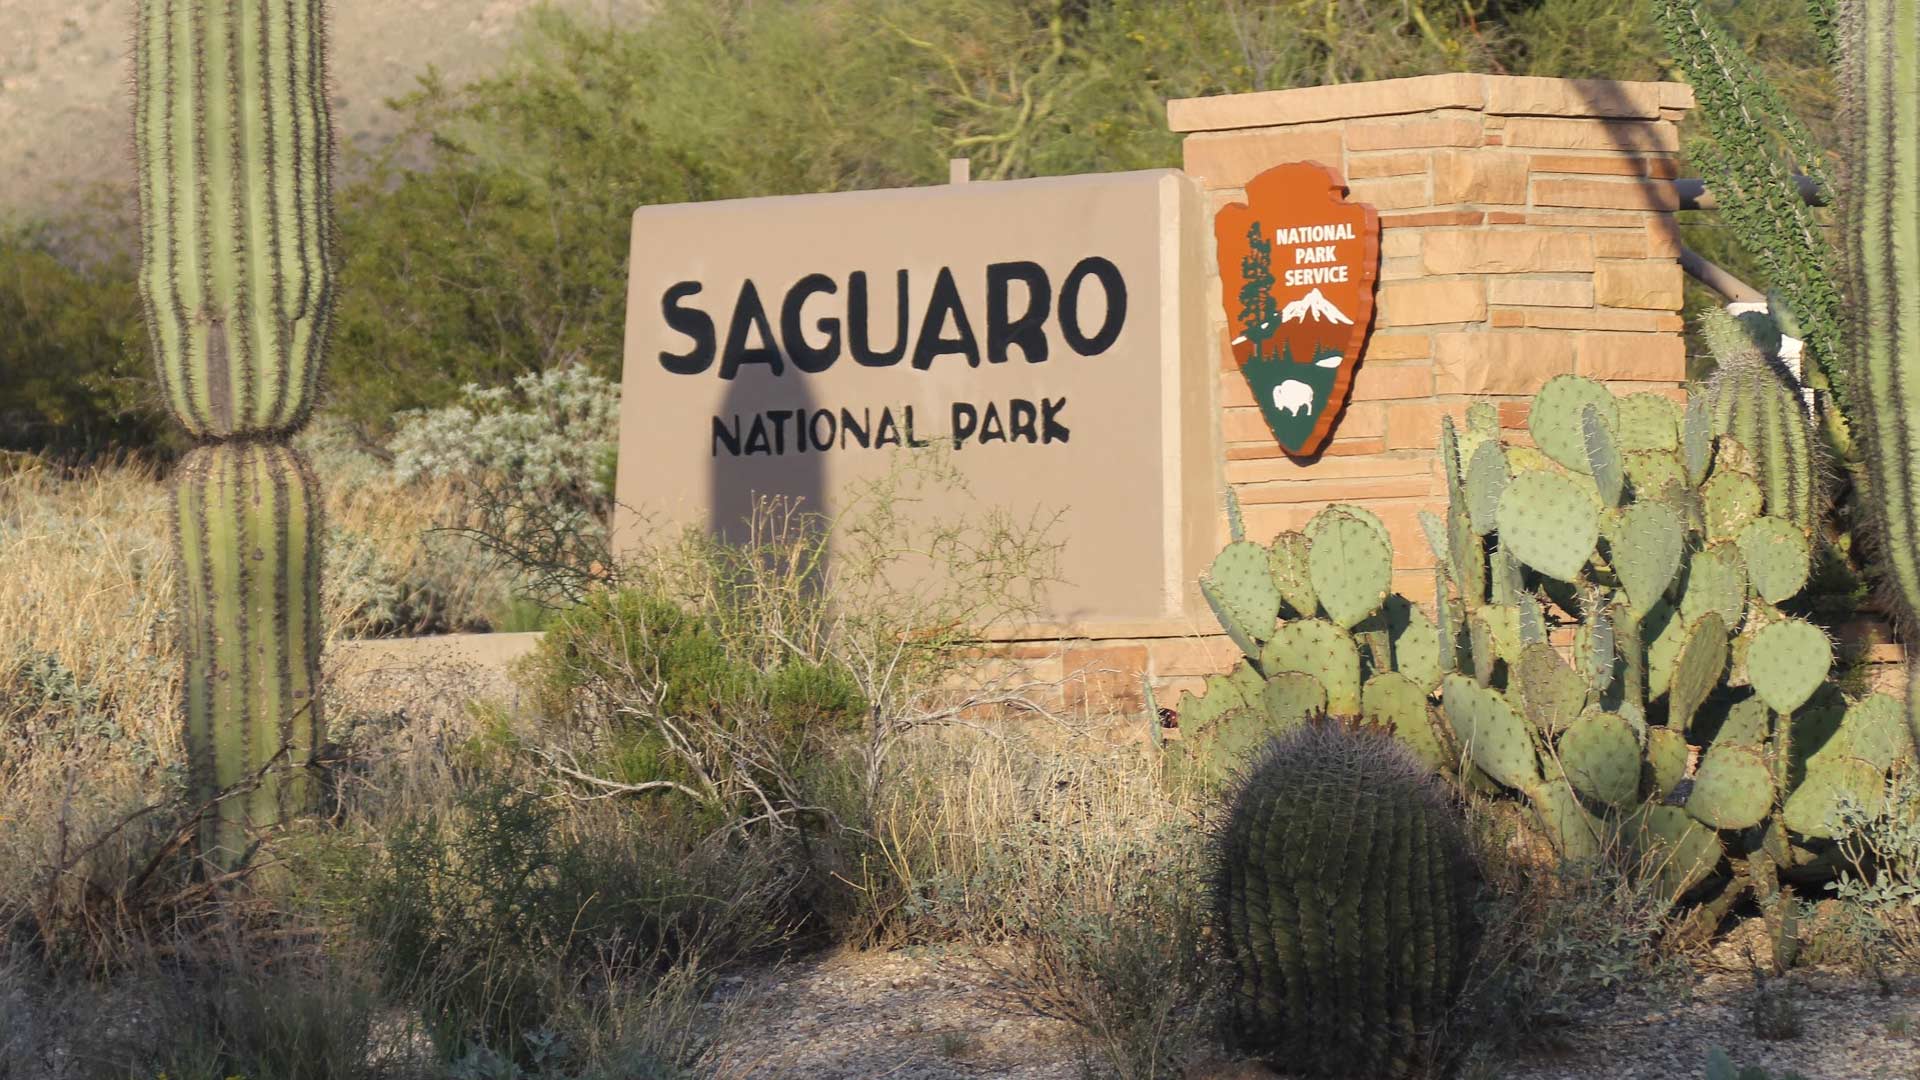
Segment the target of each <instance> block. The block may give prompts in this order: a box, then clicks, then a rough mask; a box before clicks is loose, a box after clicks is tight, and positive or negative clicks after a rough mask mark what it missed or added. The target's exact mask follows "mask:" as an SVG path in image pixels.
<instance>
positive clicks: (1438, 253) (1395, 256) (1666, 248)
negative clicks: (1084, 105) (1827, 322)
mask: <svg viewBox="0 0 1920 1080" xmlns="http://www.w3.org/2000/svg"><path fill="white" fill-rule="evenodd" d="M1692 105H1693V93H1692V91H1691V90H1690V89H1689V88H1688V87H1685V86H1681V85H1676V84H1670V83H1622V82H1608V81H1573V80H1562V79H1535V78H1515V77H1505V76H1488V75H1466V74H1460V75H1434V76H1424V77H1420V78H1412V79H1396V80H1392V81H1388V82H1378V83H1367V84H1359V85H1347V86H1321V87H1308V88H1305V89H1299V90H1282V91H1275V92H1269V93H1261V94H1242V95H1234V96H1230V97H1218V98H1201V99H1195V100H1188V101H1175V102H1172V103H1170V104H1169V106H1168V117H1169V119H1170V121H1171V123H1172V125H1173V127H1174V129H1175V130H1177V131H1182V132H1186V133H1187V136H1186V145H1185V158H1186V161H1185V167H1186V171H1187V172H1188V173H1189V174H1191V175H1192V176H1194V177H1195V178H1197V179H1198V180H1199V181H1200V183H1201V184H1202V186H1203V187H1204V188H1205V189H1206V191H1207V194H1208V199H1209V202H1210V204H1211V205H1212V207H1214V208H1215V209H1217V208H1219V207H1221V206H1224V205H1226V204H1227V203H1230V202H1236V201H1242V200H1244V199H1245V198H1246V194H1245V190H1244V185H1245V184H1246V182H1247V181H1248V180H1250V179H1251V178H1252V177H1254V176H1255V175H1257V174H1259V173H1260V172H1262V171H1264V170H1266V169H1268V168H1270V167H1272V166H1274V165H1277V164H1281V163H1283V162H1288V161H1313V162H1317V163H1319V164H1321V165H1324V166H1326V167H1327V168H1328V169H1330V170H1332V171H1333V172H1334V173H1335V174H1336V175H1337V176H1339V177H1340V178H1341V179H1342V180H1343V181H1344V182H1345V183H1346V185H1347V188H1348V192H1349V194H1348V197H1349V198H1350V199H1352V200H1354V201H1356V202H1364V203H1370V204H1372V205H1373V206H1374V208H1375V209H1376V210H1378V211H1379V214H1380V225H1381V253H1380V268H1379V270H1380V276H1379V291H1378V294H1377V298H1376V309H1375V314H1374V323H1373V335H1372V337H1371V339H1370V341H1369V343H1368V346H1367V348H1366V350H1365V352H1364V353H1363V354H1362V358H1361V363H1360V366H1359V368H1358V370H1357V371H1356V373H1355V376H1354V383H1353V394H1352V400H1351V401H1350V403H1349V404H1348V406H1347V409H1346V414H1345V415H1344V416H1343V417H1341V419H1340V421H1339V423H1338V426H1337V427H1336V428H1335V429H1334V437H1333V441H1332V442H1331V443H1330V444H1329V445H1328V447H1327V448H1326V450H1325V451H1324V453H1323V454H1322V455H1321V456H1320V457H1319V458H1318V459H1316V460H1312V461H1295V460H1293V459H1290V458H1288V457H1286V456H1285V455H1284V454H1282V453H1281V451H1280V449H1279V447H1278V446H1277V445H1275V443H1274V440H1273V437H1272V436H1271V435H1270V434H1269V433H1268V431H1267V429H1266V425H1265V423H1264V422H1263V421H1262V419H1261V417H1260V412H1259V409H1258V408H1257V407H1256V406H1255V404H1254V402H1253V398H1252V395H1251V394H1250V393H1249V392H1248V389H1247V385H1246V382H1245V380H1243V379H1242V378H1241V377H1240V376H1239V374H1238V372H1237V370H1236V369H1235V366H1234V363H1233V359H1232V357H1231V355H1230V354H1229V352H1228V351H1227V346H1226V344H1225V342H1226V340H1227V335H1226V334H1225V333H1224V332H1222V333H1220V334H1218V335H1217V337H1218V340H1219V341H1220V343H1221V344H1220V360H1219V362H1220V400H1221V406H1222V409H1223V414H1222V417H1221V424H1222V432H1223V435H1224V438H1225V452H1226V481H1227V483H1229V484H1231V485H1232V486H1233V488H1234V490H1235V491H1236V492H1237V493H1238V494H1239V497H1240V502H1241V505H1242V506H1243V507H1244V508H1245V514H1246V521H1247V528H1248V532H1249V533H1250V534H1251V535H1253V536H1255V537H1258V538H1265V537H1267V536H1270V535H1272V534H1273V533H1275V532H1278V531H1280V530H1283V529H1293V528H1298V527H1299V526H1300V525H1301V524H1303V523H1304V522H1305V521H1306V520H1307V518H1309V517H1311V516H1312V515H1313V513H1314V512H1315V511H1317V510H1319V509H1320V508H1321V507H1322V506H1325V505H1326V504H1327V503H1329V502H1352V503H1358V504H1360V505H1362V506H1366V507H1367V508H1368V509H1370V510H1372V511H1374V512H1375V513H1376V514H1378V515H1380V517H1381V519H1382V520H1383V521H1385V522H1386V523H1387V526H1388V528H1389V529H1390V530H1391V531H1392V533H1393V536H1394V541H1395V544H1394V547H1395V558H1396V564H1397V565H1396V568H1395V569H1396V582H1395V584H1396V587H1397V588H1399V589H1400V590H1401V591H1402V592H1404V593H1406V594H1407V595H1409V596H1412V597H1416V598H1418V599H1421V600H1423V601H1424V600H1430V599H1431V598H1432V595H1433V589H1434V584H1433V575H1432V572H1431V571H1432V565H1433V558H1432V553H1431V552H1430V551H1429V550H1428V548H1427V545H1426V542H1425V540H1424V539H1423V537H1422V535H1421V533H1420V528H1419V524H1418V521H1417V517H1416V515H1417V513H1418V512H1419V511H1420V510H1421V509H1424V508H1431V507H1433V506H1435V505H1436V504H1437V502H1438V501H1439V500H1441V499H1443V497H1444V490H1445V486H1444V483H1443V481H1442V479H1441V477H1440V474H1439V471H1438V469H1437V467H1436V464H1435V456H1434V450H1433V448H1434V443H1435V440H1436V437H1437V435H1438V432H1439V426H1440V417H1441V416H1442V415H1447V414H1451V415H1453V416H1455V417H1458V416H1460V415H1461V414H1463V413H1464V412H1465V410H1466V407H1467V404H1468V402H1470V401H1472V400H1475V399H1480V398H1491V399H1494V400H1496V401H1497V402H1499V404H1500V406H1501V408H1500V416H1501V419H1502V422H1503V423H1504V424H1506V425H1507V426H1508V427H1509V428H1511V429H1512V431H1511V434H1512V435H1513V436H1515V437H1517V438H1522V439H1524V437H1525V426H1526V416H1527V408H1528V405H1529V403H1530V402H1531V400H1532V396H1533V394H1534V393H1535V392H1536V391H1538V390H1539V388H1540V386H1541V384H1542V383H1544V382H1546V381H1547V380H1548V379H1549V378H1552V377H1553V376H1555V375H1558V374H1562V373H1565V372H1578V373H1580V374H1583V375H1589V376H1592V377H1593V378H1596V379H1601V380H1604V381H1606V382H1608V383H1610V384H1612V385H1613V386H1614V388H1615V389H1616V390H1619V391H1621V392H1627V391H1632V390H1656V391H1659V392H1662V393H1669V394H1673V395H1675V396H1678V395H1679V394H1680V389H1679V388H1680V386H1681V384H1682V382H1683V381H1684V380H1685V378H1686V346H1685V343H1684V339H1683V337H1682V333H1681V331H1682V320H1681V317H1680V306H1681V299H1682V272H1681V269H1680V262H1679V252H1680V248H1679V240H1678V235H1677V233H1676V230H1675V225H1674V218H1673V211H1674V209H1675V208H1676V206H1677V205H1678V204H1677V200H1676V195H1675V192H1674V187H1673V184H1672V181H1673V180H1674V179H1675V178H1676V177H1677V176H1678V175H1679V149H1680V138H1679V132H1678V127H1677V122H1678V121H1679V119H1680V118H1681V117H1682V116H1683V115H1684V114H1685V113H1686V111H1687V110H1688V109H1689V108H1691V107H1692ZM1215 314H1216V316H1217V317H1218V318H1219V319H1220V328H1221V330H1222V331H1224V329H1225V315H1224V313H1223V312H1218V311H1216V312H1215ZM1224 528H1225V526H1224V522H1223V523H1222V530H1223V536H1224Z"/></svg>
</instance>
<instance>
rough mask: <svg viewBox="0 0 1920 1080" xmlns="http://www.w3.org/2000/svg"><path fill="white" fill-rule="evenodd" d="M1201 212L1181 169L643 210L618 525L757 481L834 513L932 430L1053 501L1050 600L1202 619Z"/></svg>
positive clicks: (1065, 615)
mask: <svg viewBox="0 0 1920 1080" xmlns="http://www.w3.org/2000/svg"><path fill="white" fill-rule="evenodd" d="M1206 228H1207V221H1206V214H1205V207H1204V204H1203V202H1202V200H1201V197H1200V195H1199V192H1198V189H1197V188H1196V186H1195V185H1194V184H1193V182H1192V181H1190V180H1189V179H1187V178H1186V177H1185V176H1184V175H1182V174H1181V173H1179V172H1176V171H1172V170H1158V171H1149V172H1133V173H1112V174H1100V175H1092V176H1076V177H1059V178H1048V179H1038V180H1020V181H1011V182H1005V183H973V184H956V185H949V186H946V187H928V188H909V189H897V190H887V191H873V192H857V193H845V194H831V195H799V196H784V197H778V198H766V199H741V200H731V201H724V202H710V203H691V204H682V205H675V206H657V207H644V208H642V209H641V210H639V211H638V212H637V213H635V214H634V219H633V248H632V263H631V266H632V270H631V278H630V283H629V289H628V294H627V327H626V348H625V360H624V363H625V368H624V373H623V376H622V389H621V425H620V467H619V476H618V479H617V482H616V496H617V498H618V500H619V502H620V504H621V506H622V509H621V510H620V511H619V512H618V513H617V515H616V520H615V533H616V538H617V542H618V543H619V544H620V545H621V546H622V547H623V549H624V548H630V547H631V546H632V544H633V542H634V541H635V539H636V537H635V533H634V530H635V525H636V523H637V522H638V521H639V520H640V519H641V517H642V516H646V517H649V518H650V519H651V520H652V521H653V523H654V524H655V525H660V524H676V525H680V524H702V525H705V526H706V527H709V528H712V529H715V530H716V531H722V532H733V531H734V530H736V529H737V526H738V523H739V521H740V519H741V518H742V517H743V516H744V515H745V513H746V511H747V508H748V506H749V505H750V500H751V499H752V498H753V497H754V496H755V495H769V494H782V495H789V496H800V497H802V498H803V499H805V500H806V502H807V503H808V504H809V505H811V506H813V507H814V508H815V509H819V510H824V511H826V512H829V513H831V512H832V511H833V510H834V509H835V508H836V497H837V493H840V492H844V491H845V489H846V486H847V485H848V483H849V482H851V481H855V480H858V479H861V478H870V477H874V476H878V475H882V474H884V473H885V472H886V471H887V469H888V468H889V467H890V466H891V463H892V459H893V458H894V457H895V456H896V455H898V454H900V453H901V452H902V451H903V447H906V446H908V445H909V444H912V443H928V444H933V443H939V444H941V445H943V446H944V447H945V448H946V449H947V450H948V451H950V452H951V454H952V455H953V456H952V459H951V460H952V462H953V463H954V464H955V465H957V466H958V467H959V468H960V469H961V470H963V471H964V473H965V475H966V477H967V480H968V483H969V485H970V487H971V489H972V493H973V495H974V497H976V498H977V499H978V500H980V501H981V502H985V503H990V504H993V505H998V506H1004V507H1006V508H1008V509H1010V510H1012V511H1014V512H1016V513H1022V514H1024V513H1029V512H1033V511H1040V512H1044V513H1051V512H1055V511H1058V512H1059V513H1060V514H1061V515H1062V517H1061V520H1060V523H1059V525H1058V526H1057V527H1056V532H1055V534H1054V535H1055V536H1056V538H1057V539H1058V540H1060V541H1061V542H1063V543H1064V545H1065V548H1064V551H1063V553H1062V560H1061V562H1062V566H1063V568H1064V570H1065V573H1066V575H1067V577H1068V578H1069V580H1068V581H1067V582H1066V583H1064V584H1062V585H1060V586H1057V587H1055V588H1054V589H1053V590H1052V591H1051V593H1050V595H1049V607H1050V609H1051V610H1049V611H1047V612H1046V613H1045V614H1046V615H1047V616H1048V617H1049V618H1051V619H1053V620H1057V621H1062V622H1076V623H1102V622H1117V621H1127V620H1140V619H1155V618H1165V617H1170V616H1178V615H1182V614H1187V613H1190V612H1191V610H1192V603H1191V600H1192V594H1191V589H1192V582H1193V581H1194V579H1195V577H1196V576H1197V575H1198V573H1199V572H1200V570H1201V569H1203V568H1204V566H1205V559H1206V558H1208V557H1210V556H1211V554H1212V550H1211V549H1212V545H1213V543H1214V518H1215V517H1216V516H1217V508H1216V507H1215V505H1214V504H1215V503H1216V502H1217V500H1218V491H1219V490H1220V484H1221V473H1220V466H1219V463H1218V462H1219V452H1218V446H1217V439H1218V436H1217V432H1216V428H1217V422H1216V420H1215V415H1216V410H1215V402H1214V398H1213V394H1214V393H1215V390H1214V384H1215V379H1214V376H1215V372H1214V371H1213V364H1214V361H1215V359H1216V357H1217V349H1215V348H1214V347H1213V343H1212V342H1210V341H1209V340H1208V337H1207V335H1208V333H1209V324H1208V317H1207V313H1208V305H1209V303H1210V302H1211V300H1212V298H1211V297H1209V296H1207V295H1206V294H1205V292H1204V291H1203V290H1204V288H1205V287H1206V285H1205V283H1206V282H1207V279H1208V275H1207V274H1206V273H1205V269H1206V260H1207V259H1209V258H1210V257H1211V253H1210V251H1209V249H1208V247H1207V244H1206V232H1205V230H1206ZM950 509H951V508H949V510H950Z"/></svg>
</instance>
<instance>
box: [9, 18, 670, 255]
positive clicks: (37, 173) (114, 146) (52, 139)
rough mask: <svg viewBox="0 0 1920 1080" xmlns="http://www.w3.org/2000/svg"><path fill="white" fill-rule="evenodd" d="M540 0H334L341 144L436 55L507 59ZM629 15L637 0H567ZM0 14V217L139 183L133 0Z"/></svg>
mask: <svg viewBox="0 0 1920 1080" xmlns="http://www.w3.org/2000/svg"><path fill="white" fill-rule="evenodd" d="M536 3H537V0H404V2H399V3H395V2H391V0H333V4H332V7H333V14H334V41H333V84H334V95H333V104H334V123H335V125H336V130H337V132H338V134H339V138H340V141H341V145H342V148H343V149H345V148H346V147H348V146H349V145H353V146H357V147H361V148H367V147H370V146H373V145H377V144H378V142H379V140H381V139H382V138H383V137H385V136H387V135H388V134H390V133H391V131H392V129H393V126H394V125H393V121H392V116H391V114H390V112H389V110H388V109H387V108H386V107H385V105H384V104H383V102H384V101H385V100H386V99H387V98H389V97H392V96H394V95H396V94H400V93H404V92H405V91H407V90H408V89H410V88H412V86H413V85H414V78H415V76H417V75H418V74H420V73H421V72H424V71H425V70H426V69H427V67H428V66H429V65H433V66H437V67H438V68H439V69H440V70H441V71H442V72H444V73H445V74H447V75H448V76H449V77H450V78H452V79H454V80H455V81H458V80H460V79H463V78H467V77H471V76H474V75H478V74H481V73H483V72H484V71H486V70H487V69H488V67H489V66H490V65H491V64H493V63H494V61H496V60H497V59H499V57H500V55H501V54H502V53H503V52H504V51H505V48H506V45H507V43H508V41H509V40H511V37H512V31H513V25H514V21H515V19H516V18H517V17H518V16H519V15H520V13H521V12H523V11H525V10H527V9H529V8H532V7H534V6H535V5H536ZM558 6H562V7H568V8H572V9H575V10H579V11H584V12H589V13H592V14H595V15H599V16H601V17H604V18H623V19H624V18H632V17H635V16H636V15H637V13H638V12H639V11H641V10H642V9H643V8H644V7H645V6H646V5H645V4H644V3H642V2H639V0H560V3H559V5H558ZM5 9H6V15H5V18H0V221H8V220H14V219H21V218H34V217H40V216H44V215H46V214H47V213H48V212H49V211H53V210H58V209H62V208H69V207H72V206H74V205H75V204H76V203H77V202H79V201H80V200H81V199H82V198H83V197H84V195H85V193H86V192H87V190H88V189H89V188H90V187H92V186H94V185H96V184H100V183H106V184H119V185H123V186H131V184H132V177H133V168H132V163H131V161H130V160H129V157H128V149H127V125H128V123H129V121H128V119H127V108H128V105H127V99H126V84H127V79H128V77H129V67H130V64H131V60H130V57H129V54H128V44H127V43H128V39H129V34H130V32H131V21H132V18H133V0H6V3H5Z"/></svg>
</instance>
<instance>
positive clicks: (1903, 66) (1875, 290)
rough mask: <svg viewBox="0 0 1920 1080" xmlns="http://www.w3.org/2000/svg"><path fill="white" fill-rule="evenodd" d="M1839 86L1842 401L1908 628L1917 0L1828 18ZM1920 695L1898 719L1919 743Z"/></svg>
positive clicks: (1916, 432) (1916, 561) (1914, 547)
mask: <svg viewBox="0 0 1920 1080" xmlns="http://www.w3.org/2000/svg"><path fill="white" fill-rule="evenodd" d="M1840 32H1841V37H1842V49H1841V54H1842V72H1841V83H1842V85H1844V86H1847V87H1849V88H1850V93H1851V100H1850V101H1849V106H1850V107H1849V108H1848V110H1847V112H1848V125H1847V130H1848V140H1847V141H1848V145H1847V151H1848V152H1847V160H1848V163H1849V175H1848V184H1847V211H1848V213H1847V224H1848V244H1847V256H1848V258H1847V266H1848V279H1849V281H1848V283H1849V286H1850V292H1851V294H1852V295H1851V297H1850V300H1851V308H1852V311H1853V313H1854V320H1853V327H1852V330H1853V333H1852V335H1851V344H1852V346H1853V358H1852V359H1853V368H1854V371H1855V375H1854V378H1855V381H1856V382H1857V383H1858V392H1857V393H1856V395H1855V397H1856V398H1857V401H1855V402H1854V403H1853V404H1854V406H1855V408H1856V409H1857V410H1858V413H1857V415H1858V416H1859V418H1860V419H1861V420H1862V421H1863V422H1862V423H1860V425H1859V427H1860V428H1861V429H1862V432H1861V434H1862V449H1863V451H1864V456H1865V458H1866V465H1867V473H1868V477H1869V482H1870V484H1871V490H1870V491H1869V492H1868V495H1869V498H1868V499H1867V502H1868V504H1869V505H1870V506H1871V507H1872V513H1873V516H1874V524H1875V526H1876V527H1877V529H1876V531H1877V532H1878V533H1879V537H1880V545H1879V546H1880V551H1879V556H1880V560H1879V561H1880V563H1881V567H1882V572H1883V574H1884V576H1885V577H1886V578H1887V579H1888V581H1889V582H1890V583H1891V584H1892V585H1893V587H1894V591H1895V594H1896V596H1897V598H1898V600H1899V604H1900V609H1901V615H1902V617H1903V619H1904V620H1905V622H1906V625H1907V628H1908V630H1909V631H1911V630H1912V629H1913V628H1914V627H1916V626H1920V490H1916V487H1917V486H1920V484H1917V481H1916V477H1917V476H1920V156H1917V155H1920V55H1917V53H1916V50H1917V49H1920V3H1916V0H1852V2H1851V3H1846V4H1843V5H1842V7H1841V15H1840ZM1916 703H1920V694H1909V695H1908V705H1907V708H1908V723H1909V724H1910V726H1911V727H1912V729H1913V738H1914V741H1915V745H1916V746H1920V711H1916Z"/></svg>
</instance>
